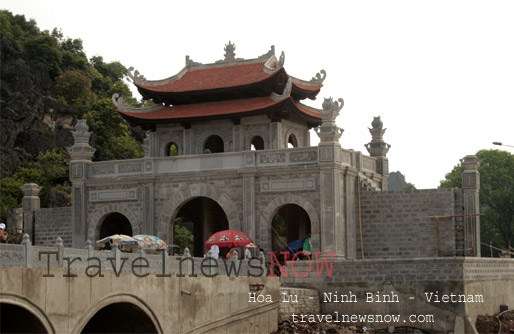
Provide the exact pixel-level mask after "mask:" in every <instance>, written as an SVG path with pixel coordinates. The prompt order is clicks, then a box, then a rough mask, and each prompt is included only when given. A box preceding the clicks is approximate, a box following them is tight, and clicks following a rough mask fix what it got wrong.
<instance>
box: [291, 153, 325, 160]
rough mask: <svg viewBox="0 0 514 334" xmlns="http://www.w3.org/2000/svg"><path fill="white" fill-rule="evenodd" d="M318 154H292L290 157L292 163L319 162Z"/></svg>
mask: <svg viewBox="0 0 514 334" xmlns="http://www.w3.org/2000/svg"><path fill="white" fill-rule="evenodd" d="M317 160H318V153H317V152H316V151H307V152H292V153H291V154H290V155H289V161H291V162H304V161H317Z"/></svg>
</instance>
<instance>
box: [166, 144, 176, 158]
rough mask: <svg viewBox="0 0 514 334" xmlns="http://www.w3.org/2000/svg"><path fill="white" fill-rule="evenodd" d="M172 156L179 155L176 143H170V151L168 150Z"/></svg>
mask: <svg viewBox="0 0 514 334" xmlns="http://www.w3.org/2000/svg"><path fill="white" fill-rule="evenodd" d="M168 153H169V154H168V155H169V156H170V157H175V156H177V155H178V147H177V145H175V143H173V144H171V145H170V151H169V152H168Z"/></svg>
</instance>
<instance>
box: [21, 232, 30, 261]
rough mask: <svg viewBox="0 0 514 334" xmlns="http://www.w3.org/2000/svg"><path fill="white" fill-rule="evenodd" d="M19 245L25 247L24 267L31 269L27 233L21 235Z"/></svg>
mask: <svg viewBox="0 0 514 334" xmlns="http://www.w3.org/2000/svg"><path fill="white" fill-rule="evenodd" d="M21 244H22V245H23V246H24V247H25V267H27V268H31V267H32V242H30V237H29V235H28V234H27V233H25V234H24V235H23V241H22V242H21Z"/></svg>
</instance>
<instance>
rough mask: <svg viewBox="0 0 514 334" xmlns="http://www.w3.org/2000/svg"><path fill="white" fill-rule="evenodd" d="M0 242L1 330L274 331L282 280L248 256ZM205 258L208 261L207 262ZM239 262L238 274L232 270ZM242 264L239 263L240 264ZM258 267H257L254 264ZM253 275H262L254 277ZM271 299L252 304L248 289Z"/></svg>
mask: <svg viewBox="0 0 514 334" xmlns="http://www.w3.org/2000/svg"><path fill="white" fill-rule="evenodd" d="M59 241H60V240H58V242H57V245H56V246H55V247H39V246H32V245H31V243H30V241H29V240H28V238H26V239H25V240H24V244H23V245H5V244H2V245H0V266H1V267H2V268H1V270H0V311H1V318H2V322H1V326H0V332H13V331H16V332H20V331H21V332H43V333H44V332H46V333H79V332H82V333H99V332H103V333H105V332H125V333H126V332H131V333H204V332H216V333H270V332H271V331H273V330H276V329H277V324H278V314H279V280H278V278H273V277H266V276H265V272H264V274H263V275H259V274H262V272H260V269H261V268H259V267H258V266H254V267H249V266H248V261H245V260H243V261H237V260H236V261H234V262H232V261H227V262H223V261H222V260H219V262H216V263H217V264H218V265H217V266H216V263H215V262H213V261H214V260H213V259H207V260H205V259H202V258H191V257H188V258H186V257H182V258H180V257H169V256H168V255H166V254H163V255H162V256H161V255H148V254H144V253H142V252H140V253H134V254H132V253H122V252H120V251H119V250H118V249H117V248H115V249H114V250H112V251H97V250H93V249H92V247H91V246H90V244H89V243H88V247H87V248H86V249H71V248H64V247H63V246H62V243H60V242H59ZM202 261H203V262H202ZM239 263H240V264H241V267H240V273H239V275H240V276H239V277H237V279H236V274H235V272H232V271H230V269H229V270H228V271H227V268H231V267H230V266H231V264H239ZM238 268H239V266H238ZM251 270H253V272H252V271H251ZM249 273H250V275H254V276H258V277H251V276H249V275H248V274H249ZM253 292H256V293H257V294H262V295H271V296H272V300H273V302H263V303H250V302H249V293H253Z"/></svg>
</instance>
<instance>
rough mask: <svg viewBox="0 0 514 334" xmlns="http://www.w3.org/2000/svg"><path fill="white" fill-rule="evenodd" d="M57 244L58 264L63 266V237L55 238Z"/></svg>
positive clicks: (60, 266)
mask: <svg viewBox="0 0 514 334" xmlns="http://www.w3.org/2000/svg"><path fill="white" fill-rule="evenodd" d="M55 246H56V247H57V266H58V267H59V268H62V266H63V257H64V245H63V243H62V239H61V237H57V239H56V240H55Z"/></svg>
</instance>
